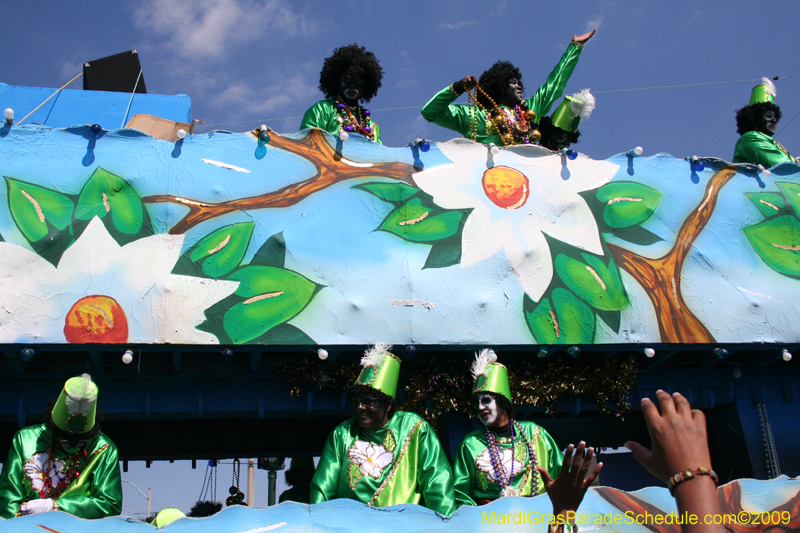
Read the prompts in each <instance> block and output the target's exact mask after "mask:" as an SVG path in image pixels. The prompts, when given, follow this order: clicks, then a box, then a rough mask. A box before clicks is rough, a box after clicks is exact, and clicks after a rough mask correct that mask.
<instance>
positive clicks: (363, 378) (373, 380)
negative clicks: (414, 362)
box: [355, 342, 400, 398]
mask: <svg viewBox="0 0 800 533" xmlns="http://www.w3.org/2000/svg"><path fill="white" fill-rule="evenodd" d="M391 349H392V345H391V344H384V343H382V342H379V343H376V344H375V346H373V347H372V348H370V349H369V350H367V351H366V352H364V357H362V358H361V373H360V374H359V375H358V379H357V380H356V382H355V384H356V385H367V386H369V387H372V388H373V389H377V390H379V391H381V392H382V393H384V394H388V395H389V396H391V397H392V398H394V395H395V393H396V392H397V378H399V377H400V359H398V358H397V356H395V355H394V354H392V353H390V352H389V350H391Z"/></svg>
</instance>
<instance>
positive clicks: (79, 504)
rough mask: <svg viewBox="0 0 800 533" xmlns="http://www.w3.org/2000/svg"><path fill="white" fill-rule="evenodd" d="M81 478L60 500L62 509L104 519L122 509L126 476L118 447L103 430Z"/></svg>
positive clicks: (81, 515)
mask: <svg viewBox="0 0 800 533" xmlns="http://www.w3.org/2000/svg"><path fill="white" fill-rule="evenodd" d="M93 449H94V452H93V453H92V455H91V456H90V457H89V460H88V462H87V463H86V465H85V466H83V467H82V468H81V475H80V477H79V478H78V479H77V480H75V481H74V482H73V483H72V484H71V485H70V486H69V487H68V488H67V490H65V491H64V493H63V494H62V495H61V497H59V498H58V500H57V505H58V510H59V511H64V512H66V513H69V514H73V515H75V516H79V517H81V518H104V517H106V516H117V515H118V514H120V513H121V512H122V478H121V476H120V472H119V453H118V452H117V447H116V446H115V445H114V443H113V442H111V440H109V439H108V438H107V437H105V435H103V434H102V433H101V434H100V435H98V439H97V444H96V445H95V446H93Z"/></svg>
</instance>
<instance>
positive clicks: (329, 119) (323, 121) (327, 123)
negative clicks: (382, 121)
mask: <svg viewBox="0 0 800 533" xmlns="http://www.w3.org/2000/svg"><path fill="white" fill-rule="evenodd" d="M341 125H342V124H341V123H340V122H339V112H338V111H337V110H336V99H331V100H320V101H319V102H317V103H316V104H314V105H312V106H311V107H309V108H308V111H306V114H305V115H303V120H302V122H300V129H301V130H304V129H306V128H319V129H321V130H325V131H327V132H328V133H330V134H331V135H336V136H338V135H339V133H340V132H339V128H340V127H341ZM369 127H370V128H372V132H373V133H374V135H373V137H374V140H375V142H376V143H380V144H383V143H381V129H380V127H378V125H377V124H376V123H375V121H374V120H372V117H369Z"/></svg>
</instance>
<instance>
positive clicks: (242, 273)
mask: <svg viewBox="0 0 800 533" xmlns="http://www.w3.org/2000/svg"><path fill="white" fill-rule="evenodd" d="M228 279H231V280H235V281H239V282H240V283H239V287H238V288H237V289H236V292H235V293H234V294H235V295H236V296H238V297H240V298H243V299H244V300H243V301H240V302H239V303H237V304H235V305H233V306H231V308H230V309H228V311H227V312H226V313H225V316H224V318H223V327H224V329H225V333H226V334H227V335H228V336H229V337H230V339H231V341H233V342H234V343H236V344H240V343H243V342H248V341H250V340H252V339H255V338H257V337H260V336H261V335H263V334H264V333H265V332H267V331H268V330H270V329H271V328H273V327H275V326H277V325H278V324H281V323H283V322H286V321H287V320H290V319H292V318H294V317H295V316H297V314H298V313H300V311H302V310H303V309H304V308H305V306H306V305H308V302H310V301H311V298H312V297H313V296H314V294H315V292H316V290H317V288H318V286H317V285H316V284H315V283H314V282H312V281H310V280H308V279H306V278H305V277H303V276H301V275H300V274H297V273H296V272H292V271H291V270H286V269H283V268H276V267H269V266H246V267H243V268H240V269H238V270H237V271H235V272H234V273H232V274H231V275H229V276H228Z"/></svg>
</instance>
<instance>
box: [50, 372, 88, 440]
mask: <svg viewBox="0 0 800 533" xmlns="http://www.w3.org/2000/svg"><path fill="white" fill-rule="evenodd" d="M97 393H98V389H97V385H95V384H94V382H93V381H92V376H90V375H89V374H83V375H82V376H78V377H75V378H70V379H68V380H67V382H66V383H64V388H63V389H62V390H61V395H60V396H59V397H58V400H56V404H55V405H54V406H53V422H55V424H56V426H57V427H58V428H59V429H61V430H62V431H66V432H67V433H73V434H82V433H86V432H88V431H91V430H92V428H93V427H94V421H95V416H96V415H97Z"/></svg>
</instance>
